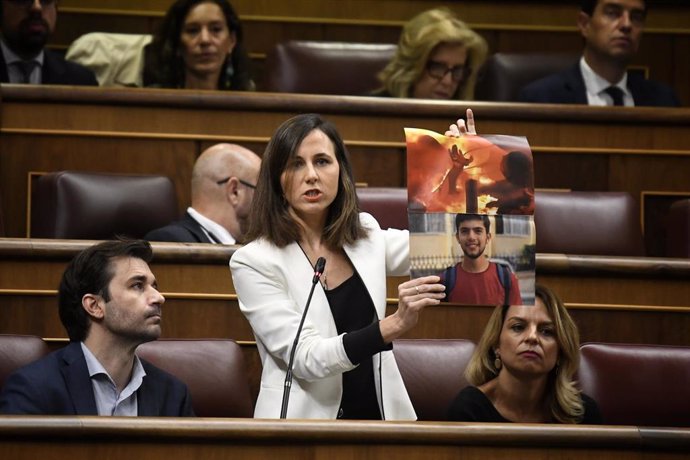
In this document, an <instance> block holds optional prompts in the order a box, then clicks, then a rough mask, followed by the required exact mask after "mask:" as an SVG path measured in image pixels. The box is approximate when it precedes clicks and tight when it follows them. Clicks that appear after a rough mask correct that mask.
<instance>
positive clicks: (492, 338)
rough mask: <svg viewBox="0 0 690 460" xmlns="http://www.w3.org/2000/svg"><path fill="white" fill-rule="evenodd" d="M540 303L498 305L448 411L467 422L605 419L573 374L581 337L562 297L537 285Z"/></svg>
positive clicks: (589, 421)
mask: <svg viewBox="0 0 690 460" xmlns="http://www.w3.org/2000/svg"><path fill="white" fill-rule="evenodd" d="M536 296H537V298H536V303H535V305H512V306H510V307H507V306H499V307H496V309H495V310H494V312H493V314H492V315H491V318H490V319H489V322H488V324H487V326H486V329H484V333H483V334H482V338H481V339H480V341H479V344H478V345H477V348H476V350H475V351H474V354H473V355H472V358H471V360H470V363H469V365H468V366H467V369H466V370H465V377H467V380H468V381H469V382H470V383H472V384H473V385H476V386H469V387H466V388H464V389H463V390H462V391H460V393H459V394H458V396H457V397H456V399H455V401H454V402H453V403H452V405H451V407H450V411H449V419H450V420H454V421H462V422H518V423H584V424H598V423H602V420H601V414H600V413H599V408H598V407H597V404H596V402H594V400H593V399H592V398H590V397H589V396H587V395H585V394H583V393H581V392H580V390H578V389H577V387H576V386H575V381H574V380H573V377H574V375H575V372H576V371H577V369H578V366H579V362H580V338H579V333H578V331H577V327H576V326H575V323H574V322H573V320H572V319H571V317H570V315H569V314H568V311H567V310H566V309H565V307H564V306H563V303H562V302H561V301H560V300H559V299H558V297H556V295H555V294H554V293H553V292H551V291H550V290H549V289H547V288H545V287H543V286H539V285H537V286H536Z"/></svg>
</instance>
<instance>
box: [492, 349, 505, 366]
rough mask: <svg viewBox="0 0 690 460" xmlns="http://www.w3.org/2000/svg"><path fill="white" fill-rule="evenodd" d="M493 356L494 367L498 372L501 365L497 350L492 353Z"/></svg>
mask: <svg viewBox="0 0 690 460" xmlns="http://www.w3.org/2000/svg"><path fill="white" fill-rule="evenodd" d="M494 355H496V359H494V367H495V368H496V370H497V371H499V370H501V367H503V363H502V362H501V355H499V354H498V350H496V351H494Z"/></svg>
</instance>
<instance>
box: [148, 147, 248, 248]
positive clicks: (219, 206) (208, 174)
mask: <svg viewBox="0 0 690 460" xmlns="http://www.w3.org/2000/svg"><path fill="white" fill-rule="evenodd" d="M260 167H261V158H259V156H258V155H257V154H255V153H254V152H252V151H251V150H249V149H246V148H244V147H242V146H239V145H235V144H216V145H214V146H212V147H209V148H208V149H206V150H205V151H204V152H203V153H202V154H201V155H200V156H199V158H198V159H197V161H196V163H195V164H194V169H193V170H192V206H191V207H189V208H187V212H186V214H185V216H184V217H183V218H182V220H179V221H177V222H173V223H172V224H170V225H167V226H165V227H163V228H158V229H156V230H152V231H150V232H149V233H147V234H146V236H144V238H145V239H147V240H149V241H175V242H181V243H222V244H235V243H241V242H242V235H244V232H245V230H246V225H247V218H248V216H249V210H250V208H251V205H252V198H253V197H254V188H255V187H256V181H257V179H258V176H259V168H260Z"/></svg>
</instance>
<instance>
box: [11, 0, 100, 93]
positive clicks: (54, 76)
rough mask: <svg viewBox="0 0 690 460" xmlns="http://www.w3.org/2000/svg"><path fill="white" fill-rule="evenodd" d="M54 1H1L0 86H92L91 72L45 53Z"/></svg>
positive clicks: (52, 23)
mask: <svg viewBox="0 0 690 460" xmlns="http://www.w3.org/2000/svg"><path fill="white" fill-rule="evenodd" d="M56 21H57V0H0V32H1V33H2V37H1V39H0V83H27V84H52V85H92V86H97V85H98V82H97V81H96V77H95V76H94V74H93V72H91V71H90V70H88V69H86V68H85V67H82V66H80V65H78V64H75V63H72V62H67V61H65V60H64V59H63V58H62V57H61V56H60V55H59V54H57V53H54V52H52V51H50V50H48V49H45V45H46V43H47V41H48V38H49V37H50V35H51V34H52V33H53V31H54V30H55V23H56Z"/></svg>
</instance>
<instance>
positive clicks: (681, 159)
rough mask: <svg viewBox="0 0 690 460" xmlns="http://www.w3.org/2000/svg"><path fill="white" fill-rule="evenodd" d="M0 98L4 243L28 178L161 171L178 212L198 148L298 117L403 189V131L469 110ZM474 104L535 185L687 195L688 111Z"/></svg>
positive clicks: (133, 95)
mask: <svg viewBox="0 0 690 460" xmlns="http://www.w3.org/2000/svg"><path fill="white" fill-rule="evenodd" d="M0 102H1V103H0V187H1V190H0V195H1V196H2V198H1V201H0V206H2V210H3V212H4V221H5V227H6V228H5V231H6V236H10V237H24V236H26V235H27V222H26V221H27V219H26V217H27V206H28V205H27V188H28V184H27V176H28V173H29V172H30V171H57V170H65V169H73V170H87V171H108V172H121V173H149V174H164V175H167V176H169V177H171V178H172V179H173V182H174V183H175V187H176V190H177V197H178V203H179V206H180V212H182V211H183V210H184V209H185V208H186V206H188V204H189V203H190V192H189V184H190V179H191V170H192V165H193V163H194V161H195V159H196V157H197V156H198V155H199V153H200V152H201V151H202V150H203V149H204V148H206V147H208V146H209V145H211V144H213V143H217V142H220V141H231V142H237V143H241V144H244V145H246V146H248V147H250V148H252V149H254V150H255V151H257V152H262V151H263V149H264V147H265V145H266V143H267V142H268V140H269V138H270V136H271V134H272V133H273V132H274V130H275V129H276V127H277V126H278V125H279V124H280V123H282V122H283V121H285V120H286V119H287V118H288V117H290V116H292V115H295V114H297V113H305V112H318V113H322V114H323V115H324V116H325V117H327V118H328V119H330V120H331V121H332V122H334V123H335V125H336V126H337V127H338V129H339V131H340V133H341V135H342V136H343V138H344V140H345V142H346V144H347V146H348V149H349V150H350V152H351V156H352V163H353V168H354V172H355V178H356V180H357V181H359V182H367V183H369V184H370V185H372V186H395V187H401V186H405V183H406V177H407V172H406V157H405V143H404V134H403V128H404V127H405V126H413V127H419V128H426V129H432V130H435V131H443V130H445V129H446V127H447V126H448V125H449V123H450V122H451V121H452V120H455V119H457V117H458V116H459V115H462V114H464V112H465V108H466V106H467V103H464V102H419V101H415V100H397V99H386V98H383V99H382V98H367V97H344V96H343V97H341V96H311V95H291V94H271V93H263V94H262V93H256V94H242V93H225V92H202V91H197V92H195V91H183V90H142V89H139V90H137V89H99V88H76V87H48V86H27V85H1V86H0ZM470 104H471V106H472V107H473V108H474V109H475V114H476V118H477V120H478V127H479V130H480V132H482V133H486V134H489V133H501V134H514V135H524V136H527V138H528V139H529V141H530V144H531V146H532V150H533V153H534V158H535V169H536V186H537V187H540V188H565V189H572V190H595V191H607V190H612V191H626V192H628V193H630V194H631V195H632V196H633V197H634V198H635V199H637V200H639V201H640V203H641V204H642V200H641V194H642V192H661V193H662V194H669V195H671V196H681V195H682V194H683V193H689V192H690V185H688V177H690V148H688V146H689V145H690V109H658V108H639V107H638V108H618V107H617V108H610V107H608V108H607V107H587V106H559V105H526V104H496V103H479V102H472V103H470ZM655 196H656V195H655ZM655 202H656V201H655ZM641 211H642V209H641ZM647 211H649V210H647ZM662 222H663V219H661V218H658V219H656V220H653V221H652V223H651V224H650V225H653V226H654V227H652V228H648V229H647V230H648V231H657V233H654V234H655V235H660V234H661V233H660V232H659V231H658V230H659V229H658V228H657V227H656V226H660V225H662Z"/></svg>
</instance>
